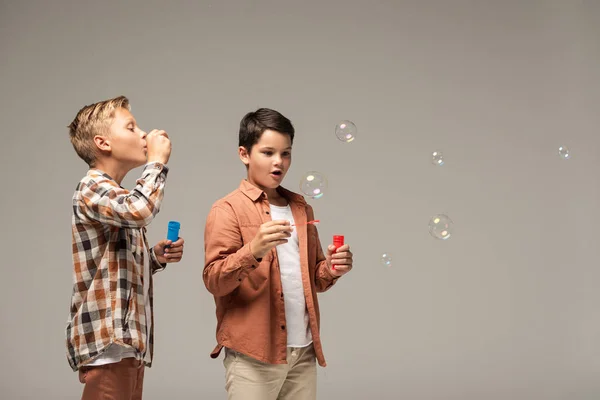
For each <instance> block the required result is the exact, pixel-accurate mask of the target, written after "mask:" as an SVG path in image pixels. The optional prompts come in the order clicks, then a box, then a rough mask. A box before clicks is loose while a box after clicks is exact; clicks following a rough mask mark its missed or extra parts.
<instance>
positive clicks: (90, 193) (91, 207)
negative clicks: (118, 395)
mask: <svg viewBox="0 0 600 400" xmlns="http://www.w3.org/2000/svg"><path fill="white" fill-rule="evenodd" d="M167 172H168V168H167V167H166V166H165V165H163V164H161V163H149V164H147V165H146V166H145V168H144V171H143V173H142V176H141V178H140V179H138V180H137V182H136V186H135V188H134V189H133V190H132V191H127V190H125V189H124V188H122V187H121V186H120V185H119V184H118V183H117V182H115V181H114V180H113V179H112V178H111V177H110V176H108V175H107V174H105V173H104V172H102V171H99V170H97V169H90V170H89V171H88V173H87V175H86V176H85V177H84V178H83V179H82V180H81V182H79V185H78V186H77V189H76V191H75V194H74V196H73V219H72V221H73V222H72V235H73V267H74V270H73V293H72V297H71V311H70V315H69V320H68V322H67V328H66V336H67V338H66V339H67V340H66V342H67V358H68V360H69V365H70V366H71V368H72V369H73V371H77V370H78V369H79V368H80V367H82V366H84V365H86V364H88V363H89V362H91V361H92V360H94V359H95V358H96V357H98V356H99V355H100V354H102V353H103V352H104V351H105V350H106V349H107V347H108V346H109V345H110V344H112V343H115V344H119V345H124V346H128V347H132V348H133V349H135V350H136V358H137V359H140V360H144V362H145V364H146V365H147V366H151V364H152V351H153V331H154V329H153V328H152V327H153V326H154V320H153V315H151V316H150V318H152V319H151V321H150V322H152V324H151V332H150V334H149V335H147V333H146V330H147V328H146V314H145V309H144V291H143V279H144V278H146V277H144V276H143V271H144V269H143V267H144V257H150V265H151V270H152V274H154V273H155V272H158V271H160V270H162V269H164V268H165V266H166V264H162V265H161V264H160V263H159V262H158V260H157V259H156V256H155V255H154V252H153V251H152V250H150V251H148V250H147V249H150V247H149V246H148V241H147V239H146V226H147V225H148V224H150V222H151V221H152V219H153V218H154V216H155V215H156V214H157V213H158V211H159V209H160V204H161V202H162V199H163V196H164V185H165V179H166V176H167ZM152 274H151V275H152ZM147 278H148V279H150V282H149V284H150V293H149V296H150V306H151V307H152V303H153V301H152V276H149V277H147ZM152 314H153V313H152ZM148 336H149V337H148Z"/></svg>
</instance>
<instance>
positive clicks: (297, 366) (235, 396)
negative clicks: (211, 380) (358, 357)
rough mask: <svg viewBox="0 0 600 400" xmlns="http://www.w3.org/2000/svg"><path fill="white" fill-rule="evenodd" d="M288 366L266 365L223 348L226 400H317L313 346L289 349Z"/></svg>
mask: <svg viewBox="0 0 600 400" xmlns="http://www.w3.org/2000/svg"><path fill="white" fill-rule="evenodd" d="M287 362H288V363H287V364H266V363H263V362H260V361H257V360H255V359H253V358H251V357H248V356H246V355H244V354H241V353H238V352H237V351H233V350H230V349H228V348H225V359H224V360H223V364H224V365H225V389H226V390H227V395H228V397H227V398H228V399H229V400H316V398H317V364H316V357H315V350H314V348H313V345H312V344H311V345H309V346H307V347H300V348H298V347H288V350H287Z"/></svg>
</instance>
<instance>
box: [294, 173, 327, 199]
mask: <svg viewBox="0 0 600 400" xmlns="http://www.w3.org/2000/svg"><path fill="white" fill-rule="evenodd" d="M300 190H301V191H302V193H304V194H305V195H306V196H308V197H310V198H313V199H319V198H321V197H323V194H324V192H325V191H326V190H327V178H326V177H325V175H323V174H322V173H320V172H317V171H308V172H307V173H305V174H304V175H303V176H302V179H301V180H300Z"/></svg>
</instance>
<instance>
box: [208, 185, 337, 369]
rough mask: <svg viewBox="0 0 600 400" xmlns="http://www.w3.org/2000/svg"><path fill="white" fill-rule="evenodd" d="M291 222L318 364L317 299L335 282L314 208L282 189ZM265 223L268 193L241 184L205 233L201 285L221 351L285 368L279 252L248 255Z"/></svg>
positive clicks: (322, 359)
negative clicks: (213, 310) (211, 304)
mask: <svg viewBox="0 0 600 400" xmlns="http://www.w3.org/2000/svg"><path fill="white" fill-rule="evenodd" d="M278 191H279V193H280V194H281V195H282V196H283V197H284V198H286V199H287V201H288V203H289V205H290V208H291V210H292V215H293V217H294V222H295V223H296V224H298V225H299V226H296V227H295V229H296V230H297V233H298V242H299V247H300V268H301V269H302V285H303V287H304V297H305V299H306V309H307V311H308V316H309V324H310V330H311V333H312V339H313V345H314V349H315V353H316V355H317V361H318V362H319V365H321V366H323V367H324V366H325V365H326V362H325V357H324V356H323V349H322V346H321V337H320V335H319V325H320V314H319V302H318V299H317V293H319V292H324V291H326V290H328V289H329V288H331V287H332V286H333V285H334V284H335V282H336V281H337V279H338V278H337V277H335V276H334V275H333V274H332V273H331V272H330V269H329V267H328V266H327V262H326V261H325V256H324V254H323V249H322V248H321V243H320V241H319V235H318V233H317V228H316V227H315V226H314V225H312V224H309V225H306V222H307V221H310V220H313V219H314V216H313V210H312V207H311V206H310V205H309V204H307V203H306V201H305V200H304V198H303V197H302V196H300V195H298V194H296V193H293V192H290V191H289V190H286V189H284V188H282V187H279V188H278ZM270 220H271V215H270V207H269V200H268V199H267V195H266V193H264V192H263V191H262V190H260V189H259V188H257V187H256V186H254V185H252V184H251V183H250V182H248V181H247V180H242V182H241V184H240V186H239V188H238V189H237V190H235V191H233V192H231V193H229V194H228V195H227V196H225V197H224V198H222V199H220V200H218V201H217V202H216V203H215V204H213V206H212V208H211V210H210V213H209V214H208V217H207V220H206V227H205V231H204V254H205V264H204V273H203V277H204V284H205V285H206V288H207V289H208V290H209V291H210V292H211V293H212V294H213V296H214V298H215V304H216V307H217V343H218V344H217V346H216V347H215V349H214V350H213V352H212V353H211V357H212V358H216V357H218V356H219V353H220V352H221V349H222V348H223V346H225V347H227V348H230V349H232V350H235V351H238V352H240V353H242V354H245V355H248V356H250V357H252V358H254V359H256V360H259V361H262V362H265V363H269V364H285V363H287V360H286V358H287V329H286V321H285V308H284V301H283V289H282V286H281V276H280V271H279V261H278V259H277V250H276V249H275V248H273V249H271V250H270V252H269V253H267V254H266V255H265V256H264V257H263V258H262V259H261V260H260V261H258V260H257V259H256V258H254V256H253V255H252V253H251V251H250V242H251V241H252V239H253V238H254V237H255V236H256V233H257V232H258V229H259V227H260V225H262V224H263V223H265V222H268V221H270Z"/></svg>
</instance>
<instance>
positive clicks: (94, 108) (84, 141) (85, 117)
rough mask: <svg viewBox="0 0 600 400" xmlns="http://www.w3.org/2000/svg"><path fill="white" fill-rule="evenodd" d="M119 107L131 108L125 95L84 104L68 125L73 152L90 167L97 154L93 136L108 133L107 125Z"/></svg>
mask: <svg viewBox="0 0 600 400" xmlns="http://www.w3.org/2000/svg"><path fill="white" fill-rule="evenodd" d="M119 108H125V109H127V110H131V107H130V105H129V99H128V98H127V97H125V96H119V97H115V98H113V99H109V100H104V101H100V102H98V103H94V104H91V105H89V106H85V107H83V108H82V109H81V110H79V112H78V113H77V116H76V117H75V119H74V120H73V122H71V123H70V124H69V126H68V128H69V136H70V138H71V144H72V145H73V148H74V149H75V152H77V155H78V156H79V157H81V159H82V160H83V161H85V162H86V163H87V164H88V165H89V166H90V167H93V166H94V164H95V162H96V157H97V155H98V152H97V148H96V144H95V143H94V136H96V135H107V134H108V129H109V126H110V124H111V122H112V119H113V118H114V117H115V112H116V111H117V109H119Z"/></svg>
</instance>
